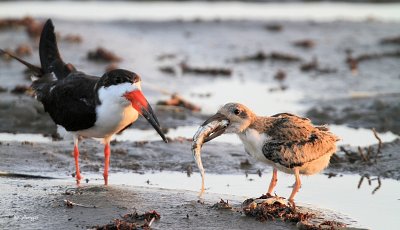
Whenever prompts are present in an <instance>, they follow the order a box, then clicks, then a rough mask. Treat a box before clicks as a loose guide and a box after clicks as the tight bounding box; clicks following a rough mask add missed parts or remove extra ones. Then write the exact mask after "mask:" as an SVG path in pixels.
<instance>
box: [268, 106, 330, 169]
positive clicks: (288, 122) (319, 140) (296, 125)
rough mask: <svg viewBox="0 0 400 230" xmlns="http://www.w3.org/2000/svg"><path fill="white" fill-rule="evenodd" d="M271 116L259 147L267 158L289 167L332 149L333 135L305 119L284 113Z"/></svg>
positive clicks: (315, 157) (299, 164)
mask: <svg viewBox="0 0 400 230" xmlns="http://www.w3.org/2000/svg"><path fill="white" fill-rule="evenodd" d="M272 117H274V120H273V123H272V125H271V127H270V128H269V129H268V131H267V132H266V134H267V135H268V136H269V137H270V139H268V141H266V143H265V144H264V146H263V149H262V151H263V154H264V156H265V157H266V158H267V159H268V160H271V161H273V162H275V163H279V164H281V165H282V166H285V167H287V168H293V167H299V166H302V165H303V164H305V163H307V162H310V161H313V160H315V159H318V158H319V157H321V156H323V155H325V154H328V153H333V152H334V151H335V149H336V146H335V142H336V139H337V137H336V136H335V135H333V134H332V133H330V132H328V131H324V130H321V129H319V128H318V127H315V126H313V125H312V124H311V122H310V120H309V119H307V118H303V117H299V116H296V115H293V114H286V113H284V114H277V115H274V116H272Z"/></svg>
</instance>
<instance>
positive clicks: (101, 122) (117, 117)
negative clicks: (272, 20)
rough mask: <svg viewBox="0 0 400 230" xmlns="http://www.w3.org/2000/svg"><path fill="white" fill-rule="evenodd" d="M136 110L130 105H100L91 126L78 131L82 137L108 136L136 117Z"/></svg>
mask: <svg viewBox="0 0 400 230" xmlns="http://www.w3.org/2000/svg"><path fill="white" fill-rule="evenodd" d="M138 116H139V114H138V112H137V111H136V110H135V109H134V108H133V107H132V106H131V105H128V106H125V107H121V106H119V105H116V106H100V107H99V108H98V109H97V120H96V123H95V124H94V126H93V127H91V128H89V129H85V130H81V131H78V134H79V135H81V136H84V137H93V138H110V137H111V136H112V135H114V134H115V133H118V132H119V131H121V130H122V129H123V128H125V127H126V126H127V125H129V124H131V123H132V122H134V121H135V120H136V119H137V118H138Z"/></svg>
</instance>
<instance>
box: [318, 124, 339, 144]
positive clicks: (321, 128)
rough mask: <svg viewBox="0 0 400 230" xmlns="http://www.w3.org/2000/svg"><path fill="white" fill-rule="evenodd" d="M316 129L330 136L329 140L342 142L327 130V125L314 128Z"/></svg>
mask: <svg viewBox="0 0 400 230" xmlns="http://www.w3.org/2000/svg"><path fill="white" fill-rule="evenodd" d="M316 128H317V129H319V130H321V131H324V132H326V133H328V134H329V135H330V136H331V138H332V139H333V140H335V141H340V140H342V138H340V137H338V136H336V135H335V134H333V133H331V132H330V130H329V127H328V125H326V124H325V125H320V126H316Z"/></svg>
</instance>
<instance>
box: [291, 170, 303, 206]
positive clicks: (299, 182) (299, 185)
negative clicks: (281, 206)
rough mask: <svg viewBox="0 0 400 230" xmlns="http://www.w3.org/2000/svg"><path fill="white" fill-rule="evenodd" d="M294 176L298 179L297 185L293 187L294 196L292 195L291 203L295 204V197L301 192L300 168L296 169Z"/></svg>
mask: <svg viewBox="0 0 400 230" xmlns="http://www.w3.org/2000/svg"><path fill="white" fill-rule="evenodd" d="M293 171H294V176H295V177H296V183H295V184H294V186H293V190H292V194H290V197H289V201H290V202H294V196H295V195H296V193H297V192H298V191H299V189H300V187H301V181H300V173H299V169H298V168H294V170H293Z"/></svg>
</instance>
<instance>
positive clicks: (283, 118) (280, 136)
mask: <svg viewBox="0 0 400 230" xmlns="http://www.w3.org/2000/svg"><path fill="white" fill-rule="evenodd" d="M223 120H226V121H227V122H228V123H227V125H226V126H220V127H218V128H217V129H215V130H214V131H213V133H211V134H210V135H209V136H208V137H207V138H206V139H205V142H207V141H210V140H212V139H214V138H216V137H217V136H219V135H221V134H223V133H236V134H237V135H238V136H239V138H240V140H241V141H242V142H243V144H244V147H245V151H246V152H247V153H248V154H249V155H251V156H252V157H254V158H255V159H257V160H258V161H261V162H264V163H266V164H269V165H272V167H273V174H272V179H271V183H270V185H269V188H268V192H267V193H268V194H270V195H271V194H272V192H273V190H274V188H275V185H276V183H277V181H278V177H277V170H278V169H279V170H281V171H283V172H285V173H292V174H294V175H295V177H296V183H295V184H294V186H293V190H292V193H291V195H290V197H289V201H290V202H293V201H294V196H295V195H296V193H297V192H298V191H299V189H300V186H301V181H300V174H305V175H312V174H315V173H318V172H320V171H321V170H323V169H324V168H326V167H327V166H328V164H329V160H330V158H331V156H332V154H333V153H335V152H336V141H338V140H339V138H338V137H337V136H335V135H334V134H332V133H331V132H329V130H328V128H327V127H325V126H314V125H312V123H311V121H310V120H309V119H308V118H303V117H299V116H296V115H293V114H290V113H279V114H276V115H273V116H270V117H261V116H257V115H256V114H254V113H253V112H252V111H251V110H250V109H249V108H247V107H246V106H244V105H242V104H239V103H228V104H226V105H224V106H223V107H222V108H221V109H219V110H218V112H217V113H216V114H215V115H213V116H212V117H210V118H209V119H207V120H206V121H205V122H204V124H203V125H202V126H205V125H207V124H209V123H211V122H213V121H223Z"/></svg>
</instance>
